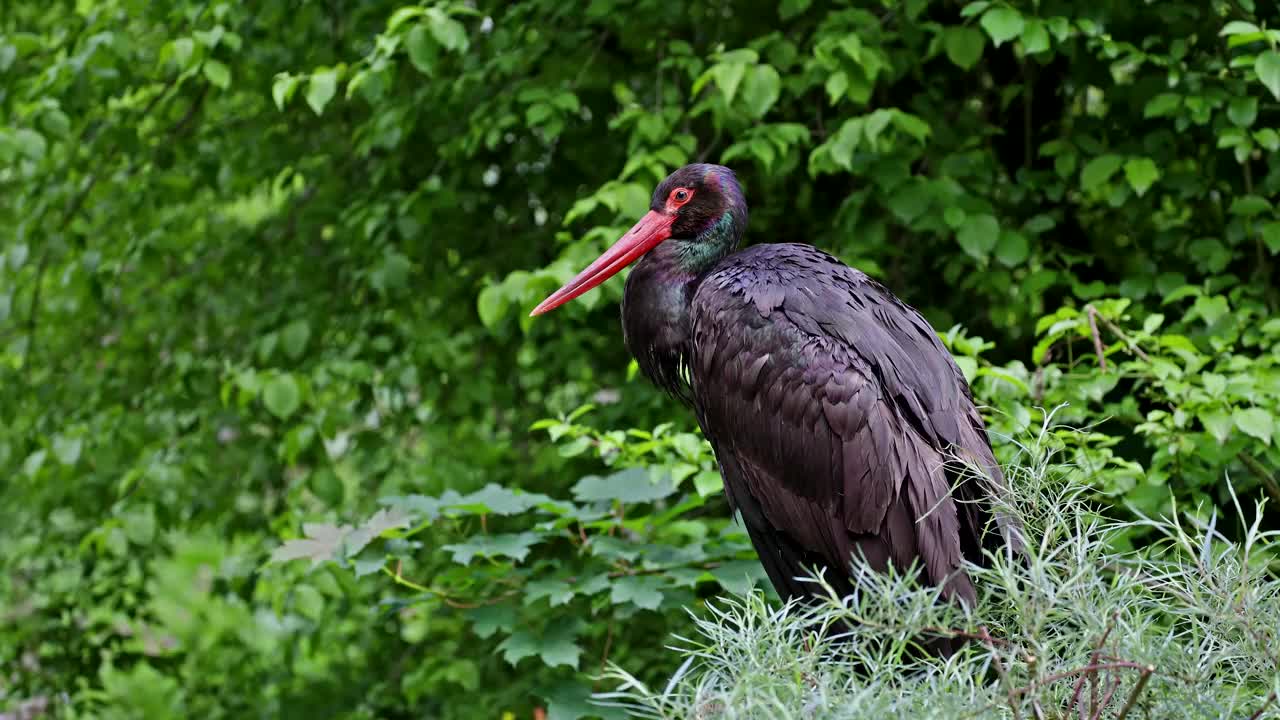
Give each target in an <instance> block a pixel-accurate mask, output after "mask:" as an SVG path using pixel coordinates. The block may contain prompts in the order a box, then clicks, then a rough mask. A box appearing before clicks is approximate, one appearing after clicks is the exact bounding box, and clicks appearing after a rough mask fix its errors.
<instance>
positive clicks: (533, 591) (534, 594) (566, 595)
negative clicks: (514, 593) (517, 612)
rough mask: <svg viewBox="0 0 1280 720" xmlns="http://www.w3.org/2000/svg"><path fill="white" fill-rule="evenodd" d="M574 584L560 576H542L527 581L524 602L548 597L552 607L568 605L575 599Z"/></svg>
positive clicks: (532, 601) (530, 602) (530, 603)
mask: <svg viewBox="0 0 1280 720" xmlns="http://www.w3.org/2000/svg"><path fill="white" fill-rule="evenodd" d="M573 592H574V591H573V586H572V585H570V584H569V583H567V582H565V581H564V580H561V579H559V578H540V579H538V580H532V581H530V582H528V583H525V586H524V604H525V605H532V604H533V603H535V602H537V601H538V600H541V599H542V598H546V599H547V601H548V602H549V603H551V607H556V606H557V605H567V604H568V603H569V601H570V600H572V599H573Z"/></svg>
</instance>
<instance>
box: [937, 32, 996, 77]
mask: <svg viewBox="0 0 1280 720" xmlns="http://www.w3.org/2000/svg"><path fill="white" fill-rule="evenodd" d="M986 44H987V38H986V36H985V35H983V34H982V33H981V32H979V31H978V29H977V28H974V27H970V26H968V25H956V26H952V27H949V28H947V29H946V30H944V31H943V36H942V47H943V49H944V50H945V51H946V53H947V59H948V60H950V61H951V62H952V63H955V64H956V65H957V66H959V67H961V68H964V69H965V70H969V69H970V68H972V67H973V66H974V65H977V64H978V61H979V60H981V59H982V49H983V46H985V45H986Z"/></svg>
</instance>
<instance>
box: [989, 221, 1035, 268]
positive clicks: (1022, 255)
mask: <svg viewBox="0 0 1280 720" xmlns="http://www.w3.org/2000/svg"><path fill="white" fill-rule="evenodd" d="M1030 251H1031V246H1030V244H1029V243H1028V242H1027V236H1026V235H1023V234H1022V233H1020V232H1018V231H1016V230H1005V231H1003V232H1001V233H1000V240H999V242H998V243H997V244H996V260H998V261H999V262H1000V264H1001V265H1004V266H1005V267H1014V266H1015V265H1021V264H1022V263H1023V262H1025V261H1026V259H1027V256H1028V255H1029V254H1030Z"/></svg>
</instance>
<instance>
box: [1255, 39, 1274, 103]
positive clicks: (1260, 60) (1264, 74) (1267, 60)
mask: <svg viewBox="0 0 1280 720" xmlns="http://www.w3.org/2000/svg"><path fill="white" fill-rule="evenodd" d="M1253 70H1254V72H1256V73H1258V79H1259V80H1261V81H1262V84H1263V85H1265V86H1267V89H1268V90H1270V91H1271V94H1272V96H1274V97H1275V99H1277V100H1280V52H1277V51H1275V50H1267V51H1266V52H1264V53H1261V54H1260V55H1258V57H1257V58H1256V59H1255V60H1254V61H1253Z"/></svg>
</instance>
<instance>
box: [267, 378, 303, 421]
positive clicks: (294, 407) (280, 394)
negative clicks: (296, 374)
mask: <svg viewBox="0 0 1280 720" xmlns="http://www.w3.org/2000/svg"><path fill="white" fill-rule="evenodd" d="M262 402H263V404H264V405H266V406H267V410H269V411H271V414H272V415H275V416H276V417H278V418H280V419H282V420H283V419H286V418H288V417H289V416H290V415H293V414H294V413H295V412H297V411H298V407H299V406H300V405H301V404H302V390H301V389H300V388H299V387H298V381H297V380H294V379H293V376H292V375H290V374H288V373H281V374H279V375H276V376H274V377H272V378H271V379H270V380H268V381H267V384H266V386H265V387H263V388H262Z"/></svg>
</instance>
